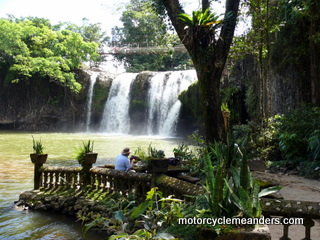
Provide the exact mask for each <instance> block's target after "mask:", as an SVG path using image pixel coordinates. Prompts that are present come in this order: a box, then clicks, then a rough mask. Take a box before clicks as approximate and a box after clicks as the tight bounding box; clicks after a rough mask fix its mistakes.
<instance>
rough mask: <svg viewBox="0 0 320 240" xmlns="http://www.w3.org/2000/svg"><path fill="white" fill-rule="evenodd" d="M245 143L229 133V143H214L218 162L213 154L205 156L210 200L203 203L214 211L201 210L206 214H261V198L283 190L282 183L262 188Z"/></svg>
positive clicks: (213, 148)
mask: <svg viewBox="0 0 320 240" xmlns="http://www.w3.org/2000/svg"><path fill="white" fill-rule="evenodd" d="M243 146H244V143H243V144H242V145H241V146H240V147H238V146H237V145H236V144H234V141H233V140H232V138H231V137H230V136H229V137H228V140H227V143H225V144H224V143H217V142H216V143H215V145H214V146H213V147H211V151H212V152H213V153H214V156H215V157H214V161H215V162H216V164H215V166H213V163H212V160H211V158H210V156H209V154H207V155H206V156H205V168H204V171H205V173H206V188H205V189H206V194H205V196H206V201H205V202H202V204H203V206H204V210H206V208H205V206H208V207H209V210H210V211H209V212H208V211H201V212H200V213H201V214H202V215H203V216H208V215H210V216H214V217H222V216H226V217H236V216H242V217H251V218H253V217H260V215H261V212H262V211H261V206H260V200H259V198H260V197H262V196H265V195H268V194H270V193H273V192H276V191H278V190H280V188H279V187H271V188H268V189H265V190H263V191H261V192H260V186H259V184H258V182H257V181H256V180H255V179H254V178H253V176H252V174H251V172H250V170H249V167H248V161H247V154H246V152H245V149H244V148H243ZM237 162H240V166H237V165H238V164H237Z"/></svg>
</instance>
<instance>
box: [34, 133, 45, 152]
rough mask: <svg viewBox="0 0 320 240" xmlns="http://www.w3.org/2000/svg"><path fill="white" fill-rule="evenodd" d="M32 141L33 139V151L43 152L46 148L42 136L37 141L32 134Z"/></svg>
mask: <svg viewBox="0 0 320 240" xmlns="http://www.w3.org/2000/svg"><path fill="white" fill-rule="evenodd" d="M32 141H33V151H34V153H35V154H43V150H44V147H43V145H42V142H41V138H40V140H39V141H36V140H35V139H34V137H33V136H32Z"/></svg>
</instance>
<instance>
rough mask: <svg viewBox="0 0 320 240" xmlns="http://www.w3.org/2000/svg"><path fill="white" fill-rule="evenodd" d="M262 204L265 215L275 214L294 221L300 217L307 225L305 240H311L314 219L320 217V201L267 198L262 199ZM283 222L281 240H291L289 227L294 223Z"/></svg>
mask: <svg viewBox="0 0 320 240" xmlns="http://www.w3.org/2000/svg"><path fill="white" fill-rule="evenodd" d="M261 206H262V209H263V215H264V216H268V217H271V216H275V217H283V218H289V219H290V220H292V221H294V220H295V219H298V218H300V219H301V220H302V221H301V222H300V224H303V226H304V227H305V238H303V240H311V228H312V227H313V226H314V225H315V223H314V219H320V202H307V201H294V200H283V199H281V200H280V199H267V198H264V199H262V200H261ZM282 224H283V236H282V237H281V238H280V239H281V240H291V238H289V227H290V226H291V225H292V223H291V224H290V223H284V222H283V223H282Z"/></svg>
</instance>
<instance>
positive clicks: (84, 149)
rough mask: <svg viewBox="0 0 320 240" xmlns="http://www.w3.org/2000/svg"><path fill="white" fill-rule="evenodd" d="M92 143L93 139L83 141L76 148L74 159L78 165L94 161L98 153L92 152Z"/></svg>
mask: <svg viewBox="0 0 320 240" xmlns="http://www.w3.org/2000/svg"><path fill="white" fill-rule="evenodd" d="M93 143H94V142H93V141H91V140H89V141H88V142H87V143H85V142H83V143H82V144H83V145H82V146H81V147H79V148H78V150H77V153H76V159H77V160H78V162H79V164H80V165H82V166H83V165H92V164H94V163H96V160H97V156H98V153H94V152H93Z"/></svg>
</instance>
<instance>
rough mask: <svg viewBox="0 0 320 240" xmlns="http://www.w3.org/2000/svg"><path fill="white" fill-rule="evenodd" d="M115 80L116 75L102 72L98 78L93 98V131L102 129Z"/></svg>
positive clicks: (91, 126)
mask: <svg viewBox="0 0 320 240" xmlns="http://www.w3.org/2000/svg"><path fill="white" fill-rule="evenodd" d="M114 78H115V74H110V73H105V72H101V73H100V74H99V75H98V77H97V81H96V83H95V85H94V90H93V96H92V110H91V125H90V129H91V130H98V129H99V127H100V123H101V120H102V116H103V111H104V107H105V105H106V102H107V100H108V96H109V90H110V88H111V84H112V80H113V79H114Z"/></svg>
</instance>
